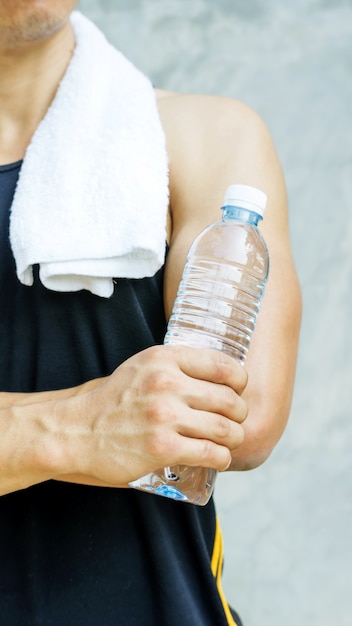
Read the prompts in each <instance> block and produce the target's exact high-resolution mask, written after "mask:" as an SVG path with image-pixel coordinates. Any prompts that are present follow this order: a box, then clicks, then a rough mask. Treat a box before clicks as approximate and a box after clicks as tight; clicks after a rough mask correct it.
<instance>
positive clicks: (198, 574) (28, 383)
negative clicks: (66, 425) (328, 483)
mask: <svg viewBox="0 0 352 626" xmlns="http://www.w3.org/2000/svg"><path fill="white" fill-rule="evenodd" d="M20 167H21V163H14V164H12V165H8V166H3V167H0V288H1V296H0V390H1V391H20V392H31V391H42V390H49V389H59V388H65V387H71V386H74V385H77V384H80V383H82V382H84V381H86V380H89V379H91V378H95V377H99V376H105V375H107V374H110V373H111V372H112V371H113V370H114V369H115V368H116V367H117V366H118V365H119V364H120V363H121V362H123V361H124V360H126V359H127V358H129V357H130V356H131V355H132V354H134V353H136V352H137V351H139V350H143V349H144V348H147V347H148V346H150V345H153V344H157V343H162V341H163V337H164V333H165V317H164V309H163V295H162V283H163V268H162V269H161V270H160V271H159V272H157V274H156V275H155V276H153V277H152V278H144V279H139V280H127V279H118V280H117V281H116V285H115V290H114V294H113V296H112V297H111V298H109V299H103V298H99V297H97V296H94V295H92V294H90V293H89V292H86V291H81V292H76V293H57V292H54V291H49V290H47V289H45V288H44V287H43V286H42V284H41V283H40V281H39V279H38V272H37V269H36V268H35V280H34V285H33V286H32V287H26V286H23V285H21V284H20V282H19V281H18V279H17V277H16V273H15V264H14V259H13V255H12V251H11V247H10V244H9V237H8V233H9V212H10V206H11V203H12V198H13V193H14V190H15V186H16V183H17V178H18V174H19V171H20ZM48 210H50V207H48ZM43 236H45V233H43ZM221 569H222V542H221V533H220V530H219V526H218V523H217V519H216V515H215V511H214V505H213V501H212V500H211V501H210V502H209V504H208V505H206V506H205V507H197V506H194V505H189V504H185V503H180V502H173V501H170V500H167V499H165V498H161V497H159V496H153V495H149V494H145V493H142V492H138V491H134V490H129V489H112V488H98V487H88V486H81V485H74V484H66V483H59V482H55V481H48V482H46V483H43V484H40V485H36V486H34V487H31V488H28V489H25V490H22V491H19V492H15V493H13V494H9V495H6V496H3V497H1V498H0V623H1V624H4V626H5V624H6V626H98V625H99V626H113V625H114V626H180V624H182V626H225V625H228V624H230V625H232V626H234V625H236V624H239V623H240V622H239V620H238V618H235V617H234V614H233V613H231V611H230V609H229V607H228V605H227V603H226V600H225V598H224V596H223V593H222V590H221ZM235 620H236V621H235Z"/></svg>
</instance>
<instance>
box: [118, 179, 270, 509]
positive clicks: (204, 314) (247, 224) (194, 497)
mask: <svg viewBox="0 0 352 626" xmlns="http://www.w3.org/2000/svg"><path fill="white" fill-rule="evenodd" d="M265 206H266V195H265V194H264V193H263V192H262V191H260V190H259V189H255V188H253V187H248V186H246V185H231V186H230V187H229V188H228V189H227V191H226V195H225V201H224V206H223V207H222V210H223V216H222V219H221V220H219V221H217V222H215V223H214V224H211V225H210V226H208V227H207V228H206V229H205V230H203V232H201V233H200V235H199V236H198V237H197V238H196V239H195V241H194V243H193V244H192V246H191V248H190V250H189V253H188V256H187V262H186V265H185V268H184V272H183V275H182V280H181V282H180V285H179V288H178V292H177V297H176V300H175V303H174V307H173V310H172V315H171V318H170V321H169V324H168V328H167V333H166V336H165V341H164V343H165V344H184V345H187V346H191V347H194V348H214V349H216V350H222V351H223V352H226V354H229V355H230V356H232V357H233V358H234V359H236V360H237V361H239V362H240V363H242V364H243V363H244V361H245V359H246V356H247V352H248V349H249V345H250V340H251V336H252V333H253V330H254V327H255V323H256V319H257V315H258V312H259V308H260V302H261V299H262V296H263V293H264V287H265V283H266V281H267V276H268V269H269V255H268V250H267V247H266V244H265V241H264V239H263V237H262V235H261V233H260V231H259V229H258V228H257V225H258V222H259V220H261V219H262V217H263V213H264V209H265ZM200 358H201V356H200ZM216 475H217V472H216V470H213V469H207V468H203V467H187V466H183V465H173V466H172V467H165V468H162V469H159V470H156V471H155V472H152V473H150V474H148V475H146V476H143V477H142V478H140V479H138V480H136V481H134V482H131V483H130V486H131V487H134V488H136V489H141V490H143V491H147V492H150V493H154V494H157V495H161V496H166V497H168V498H173V499H175V500H181V501H185V502H191V503H194V504H199V505H204V504H206V503H207V502H208V500H209V498H210V496H211V494H212V491H213V488H214V483H215V479H216Z"/></svg>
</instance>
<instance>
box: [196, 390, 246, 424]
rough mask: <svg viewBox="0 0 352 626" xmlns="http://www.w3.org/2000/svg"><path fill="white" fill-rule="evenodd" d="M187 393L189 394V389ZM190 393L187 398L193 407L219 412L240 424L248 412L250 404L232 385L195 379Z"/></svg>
mask: <svg viewBox="0 0 352 626" xmlns="http://www.w3.org/2000/svg"><path fill="white" fill-rule="evenodd" d="M185 391H186V394H187V390H185ZM189 393H190V395H189V396H188V397H187V395H186V400H187V403H188V405H189V406H190V407H191V408H192V409H197V410H200V411H210V412H211V413H218V414H219V415H222V416H224V417H226V418H228V419H230V420H233V421H234V422H237V423H238V424H242V423H243V422H244V420H245V419H246V417H247V414H248V406H247V403H246V402H245V400H244V399H243V398H242V397H241V396H240V395H238V394H237V393H236V392H235V391H234V390H233V389H232V388H231V387H228V386H226V385H219V384H216V383H208V382H205V381H199V382H197V383H195V382H194V381H193V383H192V387H190V390H189Z"/></svg>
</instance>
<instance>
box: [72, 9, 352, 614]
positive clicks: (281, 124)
mask: <svg viewBox="0 0 352 626" xmlns="http://www.w3.org/2000/svg"><path fill="white" fill-rule="evenodd" d="M80 9H81V10H82V11H83V12H84V13H85V14H86V15H88V16H89V17H91V18H92V19H94V20H95V22H96V23H97V24H98V25H99V26H100V27H102V29H103V30H104V31H105V32H106V34H107V35H108V37H109V39H110V40H111V41H112V42H113V43H115V44H116V45H117V46H118V47H119V48H120V49H121V50H122V51H123V52H124V53H125V54H126V55H127V56H128V57H129V58H130V59H131V60H132V61H134V62H135V63H136V64H137V65H138V66H139V67H140V68H141V69H142V70H144V71H145V72H146V73H148V74H149V75H150V76H151V78H152V79H153V81H154V83H155V84H157V85H158V86H160V87H163V88H166V89H170V90H175V91H177V90H179V91H184V92H205V93H218V94H223V95H229V96H234V97H236V98H239V99H241V100H243V101H244V102H246V103H247V104H249V105H250V106H251V107H253V108H254V109H255V110H256V111H258V113H259V114H260V115H261V116H262V117H263V119H264V120H265V122H266V123H267V125H268V126H269V128H270V130H271V132H272V134H273V137H274V139H275V142H276V146H277V149H278V152H279V154H280V157H281V161H282V163H283V167H284V171H285V174H286V180H287V186H288V192H289V198H290V211H291V218H290V219H291V232H292V243H293V249H294V255H295V259H296V264H297V269H298V273H299V276H300V281H301V285H302V290H303V298H304V320H303V328H302V337H301V347H300V356H299V364H298V372H297V383H296V390H295V397H294V403H293V408H292V414H291V419H290V422H289V426H288V428H287V430H286V433H285V435H284V437H283V439H282V440H281V442H280V444H279V445H278V447H277V448H276V450H275V452H274V453H273V454H272V456H271V458H270V459H269V460H268V461H267V462H266V464H264V465H263V466H262V467H261V468H259V469H257V470H255V471H253V472H249V473H243V474H231V475H229V474H228V475H222V476H220V477H219V479H218V484H217V488H216V500H217V506H218V511H219V514H220V518H221V523H222V527H223V531H224V536H225V547H226V560H225V571H224V588H225V592H226V595H227V597H228V599H229V601H230V602H231V603H233V605H234V606H235V607H236V608H237V609H238V610H239V611H240V613H241V614H242V617H243V620H244V623H245V626H259V624H260V626H283V625H285V626H297V624H302V625H303V626H305V625H307V626H308V625H309V626H328V625H329V626H330V625H331V624H334V626H351V624H352V479H351V473H352V460H351V452H350V448H351V441H352V419H351V412H352V410H351V405H352V334H351V329H350V325H349V316H350V311H351V308H352V295H351V294H352V252H351V247H352V217H351V215H352V206H351V198H352V1H351V0H345V1H344V0H334V1H332V0H330V1H329V0H292V1H290V2H282V1H279V0H267V1H266V2H260V1H259V0H246V2H244V1H240V0H216V2H214V1H212V0H100V1H99V0H82V1H81V3H80ZM214 626H215V625H214Z"/></svg>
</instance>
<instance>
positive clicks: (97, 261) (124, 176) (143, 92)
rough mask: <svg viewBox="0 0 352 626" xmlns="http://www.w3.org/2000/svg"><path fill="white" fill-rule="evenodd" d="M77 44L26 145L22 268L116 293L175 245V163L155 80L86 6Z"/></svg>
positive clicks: (18, 213) (15, 246) (15, 232)
mask: <svg viewBox="0 0 352 626" xmlns="http://www.w3.org/2000/svg"><path fill="white" fill-rule="evenodd" d="M72 25H73V29H74V33H75V38H76V47H75V51H74V54H73V57H72V60H71V62H70V64H69V66H68V68H67V71H66V73H65V76H64V78H63V79H62V81H61V83H60V85H59V88H58V91H57V94H56V96H55V98H54V100H53V102H52V104H51V106H50V108H49V110H48V112H47V114H46V116H45V117H44V119H43V120H42V122H41V123H40V125H39V126H38V128H37V130H36V132H35V134H34V136H33V138H32V141H31V143H30V145H29V147H28V149H27V151H26V154H25V158H24V162H23V164H22V169H21V174H20V178H19V181H18V185H17V189H16V192H15V197H14V201H13V205H12V211H11V223H10V240H11V245H12V250H13V254H14V257H15V261H16V267H17V275H18V277H19V279H20V281H21V282H22V283H24V284H25V285H31V284H33V269H32V268H33V265H34V264H37V263H38V264H39V265H40V270H39V271H40V279H41V281H42V283H43V284H44V285H45V286H46V287H47V288H49V289H54V290H56V291H77V290H80V289H88V290H90V291H91V292H92V293H95V294H97V295H100V296H104V297H109V296H110V295H111V294H112V292H113V278H116V277H117V278H118V277H126V278H141V277H143V276H152V275H153V274H154V273H155V272H156V271H157V270H158V269H159V268H160V267H161V265H162V263H163V261H164V254H165V241H166V215H167V207H168V164H167V155H166V148H165V137H164V133H163V130H162V127H161V123H160V120H159V116H158V111H157V105H156V99H155V93H154V89H153V87H152V85H151V83H150V81H149V80H148V79H147V78H146V77H145V76H144V75H143V74H142V73H141V72H140V71H139V70H137V69H136V68H135V67H134V66H133V65H132V64H131V63H130V62H129V61H128V60H127V59H126V58H125V57H124V56H123V55H122V54H121V53H120V52H118V51H117V50H116V49H115V48H113V47H112V46H111V45H110V44H109V43H108V42H107V40H106V39H105V37H104V35H103V34H102V33H101V32H100V31H99V30H98V28H97V27H96V26H94V24H92V23H91V22H90V21H89V20H88V19H87V18H86V17H84V16H83V15H82V14H81V13H79V12H77V11H76V12H74V13H73V14H72Z"/></svg>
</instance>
